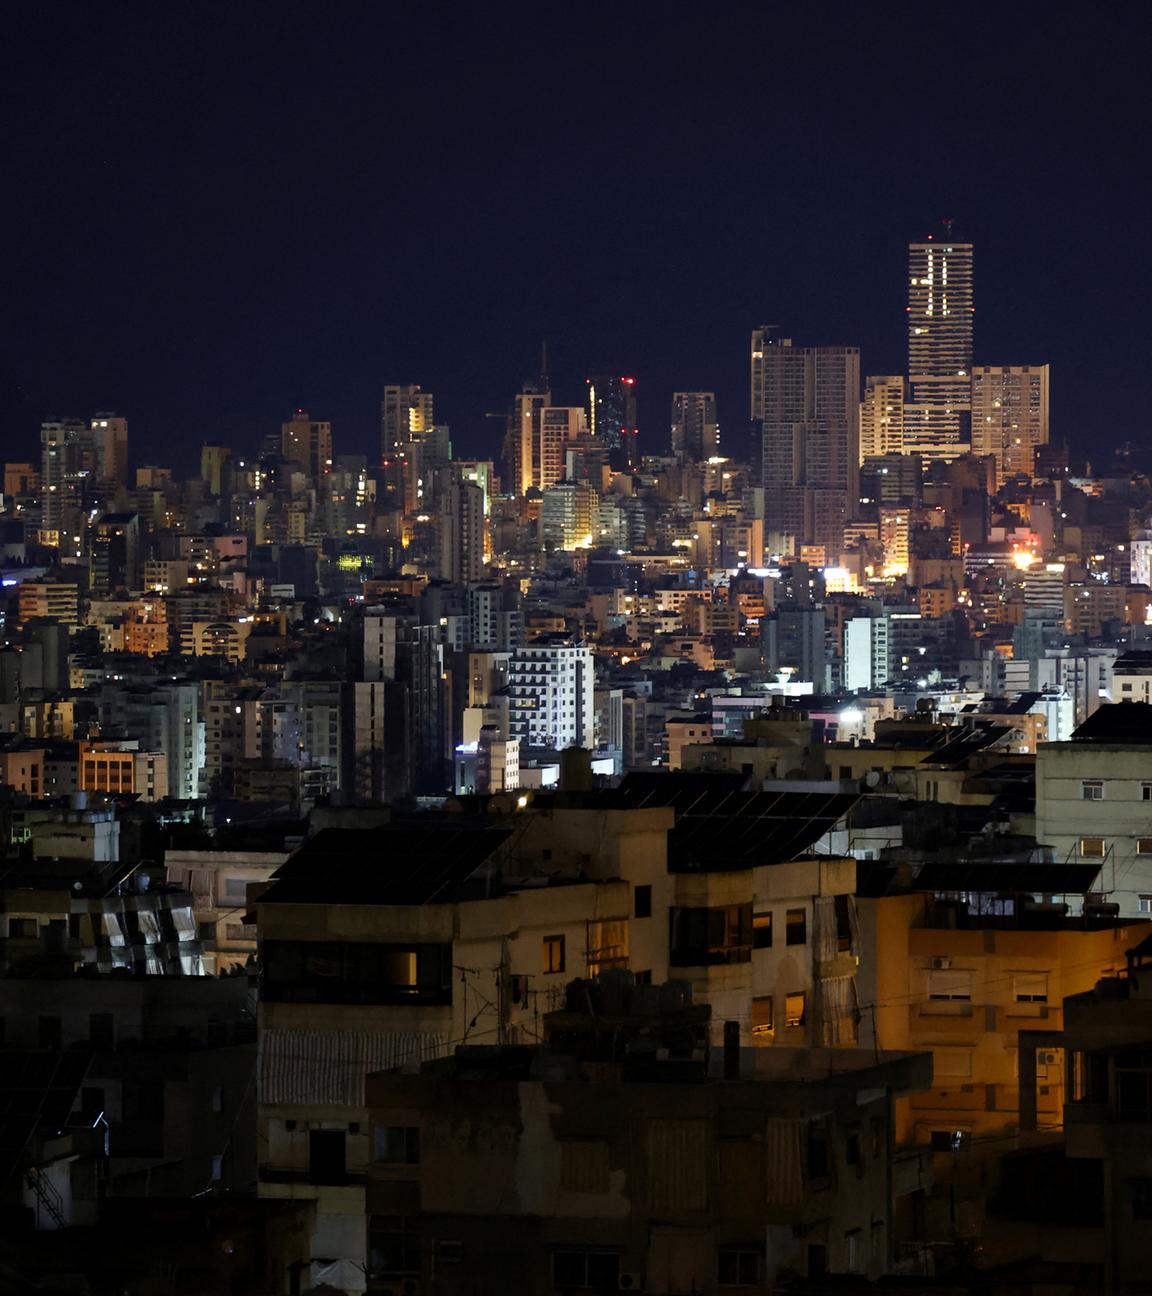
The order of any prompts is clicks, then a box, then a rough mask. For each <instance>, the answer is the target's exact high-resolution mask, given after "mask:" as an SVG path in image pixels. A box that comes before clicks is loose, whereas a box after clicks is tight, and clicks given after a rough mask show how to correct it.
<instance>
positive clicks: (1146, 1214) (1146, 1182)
mask: <svg viewBox="0 0 1152 1296" xmlns="http://www.w3.org/2000/svg"><path fill="white" fill-rule="evenodd" d="M1132 1218H1133V1219H1134V1220H1152V1179H1133V1180H1132Z"/></svg>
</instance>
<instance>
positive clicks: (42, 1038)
mask: <svg viewBox="0 0 1152 1296" xmlns="http://www.w3.org/2000/svg"><path fill="white" fill-rule="evenodd" d="M37 1041H38V1045H37V1046H38V1047H39V1048H42V1049H58V1048H60V1047H62V1041H63V1025H62V1023H61V1021H60V1018H59V1017H41V1018H40V1021H39V1023H38V1025H37Z"/></svg>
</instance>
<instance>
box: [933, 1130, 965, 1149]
mask: <svg viewBox="0 0 1152 1296" xmlns="http://www.w3.org/2000/svg"><path fill="white" fill-rule="evenodd" d="M963 1141H964V1134H963V1131H961V1130H951V1129H934V1130H933V1131H932V1133H931V1136H930V1139H929V1142H930V1144H931V1147H932V1151H933V1152H956V1151H958V1150H959V1148H960V1145H961V1144H962V1143H963Z"/></svg>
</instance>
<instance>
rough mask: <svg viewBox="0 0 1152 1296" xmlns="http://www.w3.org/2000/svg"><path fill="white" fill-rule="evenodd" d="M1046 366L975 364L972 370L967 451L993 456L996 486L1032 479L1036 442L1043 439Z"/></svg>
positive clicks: (1045, 429)
mask: <svg viewBox="0 0 1152 1296" xmlns="http://www.w3.org/2000/svg"><path fill="white" fill-rule="evenodd" d="M1048 369H1049V367H1048V365H976V366H975V367H974V368H973V370H972V453H973V454H974V455H991V456H992V457H993V458H994V459H995V460H996V485H997V487H1000V486H1002V485H1003V484H1004V483H1005V482H1006V481H1007V480H1008V479H1009V478H1011V477H1016V476H1019V475H1021V474H1022V475H1024V476H1026V477H1028V478H1029V479H1031V477H1032V475H1033V473H1034V471H1035V464H1036V450H1037V447H1039V446H1042V445H1047V444H1048V382H1049V378H1048Z"/></svg>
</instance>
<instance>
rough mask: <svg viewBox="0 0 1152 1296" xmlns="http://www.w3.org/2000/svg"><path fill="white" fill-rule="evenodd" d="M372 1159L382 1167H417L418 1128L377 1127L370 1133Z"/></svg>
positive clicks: (418, 1162) (418, 1148)
mask: <svg viewBox="0 0 1152 1296" xmlns="http://www.w3.org/2000/svg"><path fill="white" fill-rule="evenodd" d="M372 1159H373V1160H374V1161H379V1162H381V1163H383V1164H384V1165H419V1164H420V1130H419V1128H418V1127H417V1126H415V1125H377V1126H376V1128H375V1129H374V1130H373V1131H372Z"/></svg>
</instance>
